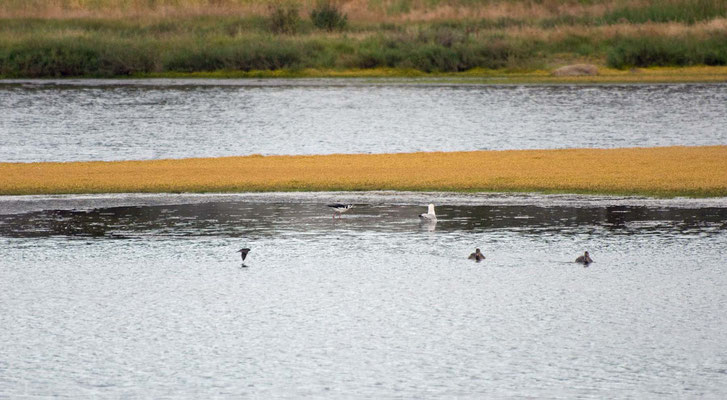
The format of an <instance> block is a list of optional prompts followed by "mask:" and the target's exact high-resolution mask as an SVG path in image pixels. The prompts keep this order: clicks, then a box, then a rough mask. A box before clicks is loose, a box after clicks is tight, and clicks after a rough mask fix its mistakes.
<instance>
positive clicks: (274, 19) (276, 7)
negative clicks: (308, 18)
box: [268, 1, 300, 34]
mask: <svg viewBox="0 0 727 400" xmlns="http://www.w3.org/2000/svg"><path fill="white" fill-rule="evenodd" d="M268 12H269V21H270V30H271V31H272V32H273V33H287V34H293V33H295V32H296V31H297V30H298V25H299V24H300V10H299V8H298V4H296V3H294V2H292V1H281V2H274V3H270V5H269V6H268Z"/></svg>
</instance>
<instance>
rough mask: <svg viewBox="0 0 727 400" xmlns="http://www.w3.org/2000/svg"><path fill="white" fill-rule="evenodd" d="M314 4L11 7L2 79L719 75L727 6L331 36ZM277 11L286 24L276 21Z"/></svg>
mask: <svg viewBox="0 0 727 400" xmlns="http://www.w3.org/2000/svg"><path fill="white" fill-rule="evenodd" d="M316 4H317V2H316V1H313V0H311V1H302V0H301V1H289V2H285V3H280V2H275V3H268V2H251V1H241V0H214V1H213V0H209V1H205V0H174V1H171V0H170V1H164V0H155V1H141V0H135V1H134V0H128V1H119V2H112V1H106V0H93V1H91V0H89V1H83V0H74V1H63V0H56V1H35V2H33V1H14V0H8V1H6V2H4V3H3V4H2V5H0V16H3V17H2V18H1V19H0V77H5V78H18V77H26V78H27V77H30V78H34V77H66V76H68V77H71V76H86V77H118V76H146V75H160V74H184V73H210V72H218V73H219V72H220V71H226V72H227V73H229V71H237V72H239V73H242V75H244V74H246V73H250V72H251V71H268V72H269V73H270V72H276V71H284V72H282V74H288V75H294V74H296V73H300V71H304V70H317V71H331V74H335V73H336V72H346V71H356V70H375V69H389V70H398V71H410V72H409V73H411V71H413V72H414V73H435V74H441V73H455V72H464V71H472V70H475V71H480V70H502V71H507V72H515V73H519V72H523V71H551V70H553V69H555V68H557V67H559V66H562V65H566V64H572V63H581V62H588V63H594V64H597V65H600V66H606V67H610V68H615V69H620V70H624V71H626V70H629V69H632V68H634V67H638V68H644V67H664V66H671V67H687V66H702V65H706V66H727V2H724V1H723V0H667V1H665V2H664V1H661V2H658V1H655V0H653V1H646V0H642V1H636V0H610V1H603V2H590V1H569V0H561V1H556V0H540V1H526V0H521V1H517V0H516V1H484V0H482V1H479V0H467V1H464V0H461V1H456V0H451V1H445V0H440V1H426V2H425V1H414V0H377V1H373V0H371V1H359V0H351V1H341V2H338V3H334V4H337V7H338V8H339V10H340V12H341V13H342V14H345V15H346V17H347V18H346V22H345V24H341V25H337V26H336V27H335V29H332V30H328V29H327V28H325V27H321V26H319V25H316V24H315V23H314V22H313V20H312V19H311V17H310V15H311V13H312V12H313V10H315V9H316ZM281 8H282V9H284V10H293V11H294V14H293V15H294V16H293V17H290V18H289V20H287V19H285V18H283V19H282V22H280V21H278V20H275V19H273V17H272V15H273V12H274V10H279V9H281ZM285 15H288V14H285ZM275 21H278V22H275ZM278 74H280V72H278ZM223 75H224V74H223ZM270 75H274V74H270Z"/></svg>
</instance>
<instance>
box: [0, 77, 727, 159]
mask: <svg viewBox="0 0 727 400" xmlns="http://www.w3.org/2000/svg"><path fill="white" fill-rule="evenodd" d="M0 114H1V115H2V116H3V117H2V118H0V141H2V146H0V161H12V162H33V161H78V160H128V159H159V158H189V157H219V156H233V155H249V154H331V153H395V152H415V151H459V150H505V149H543V148H567V147H586V148H591V147H592V148H611V147H635V146H672V145H690V146H695V145H718V144H720V145H721V144H725V143H727V129H725V128H724V127H725V126H727V85H724V84H672V85H553V86H548V85H533V86H528V85H513V86H493V85H475V84H447V83H436V82H435V83H422V82H420V81H389V80H336V79H315V80H305V79H301V80H143V81H140V80H116V81H114V80H110V81H109V80H67V81H43V80H32V81H0Z"/></svg>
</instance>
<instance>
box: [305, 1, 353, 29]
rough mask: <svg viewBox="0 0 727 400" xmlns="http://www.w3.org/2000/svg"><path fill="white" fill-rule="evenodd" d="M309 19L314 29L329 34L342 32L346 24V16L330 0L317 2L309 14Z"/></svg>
mask: <svg viewBox="0 0 727 400" xmlns="http://www.w3.org/2000/svg"><path fill="white" fill-rule="evenodd" d="M310 19H311V22H313V25H315V26H316V28H319V29H325V30H327V31H329V32H333V31H342V30H344V29H345V28H346V24H347V23H348V16H347V15H346V14H344V13H343V12H341V10H340V9H339V7H338V6H337V5H336V4H334V3H333V1H332V0H319V1H318V4H317V5H316V7H315V8H314V9H313V10H312V11H311V13H310Z"/></svg>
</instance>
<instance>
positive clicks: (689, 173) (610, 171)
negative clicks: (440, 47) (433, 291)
mask: <svg viewBox="0 0 727 400" xmlns="http://www.w3.org/2000/svg"><path fill="white" fill-rule="evenodd" d="M334 190H418V191H543V192H569V193H602V194H642V195H654V196H696V197H705V196H727V146H709V147H662V148H626V149H567V150H518V151H475V152H453V153H407V154H374V155H368V154H351V155H342V154H338V155H321V156H267V157H263V156H247V157H225V158H212V159H183V160H153V161H121V162H71V163H30V164H23V163H0V194H5V195H11V194H53V193H111V192H116V193H118V192H244V191H334Z"/></svg>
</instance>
